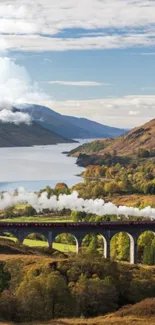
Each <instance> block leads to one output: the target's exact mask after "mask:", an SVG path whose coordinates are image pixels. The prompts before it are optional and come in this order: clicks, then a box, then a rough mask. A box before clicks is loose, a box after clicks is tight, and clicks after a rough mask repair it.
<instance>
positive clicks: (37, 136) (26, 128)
mask: <svg viewBox="0 0 155 325" xmlns="http://www.w3.org/2000/svg"><path fill="white" fill-rule="evenodd" d="M19 110H21V111H22V112H26V113H28V114H29V115H30V116H31V117H32V124H31V125H27V124H25V123H21V124H19V125H16V124H13V123H11V122H10V123H2V122H1V123H0V147H20V146H33V145H50V144H57V143H72V142H76V141H74V140H72V139H80V138H81V139H87V138H113V137H116V136H119V135H120V134H124V133H125V130H121V129H117V128H112V127H109V126H105V125H102V124H99V123H96V122H93V121H90V120H88V119H84V118H76V117H71V116H64V115H61V114H58V113H56V112H54V111H53V110H51V109H49V108H47V107H44V106H39V105H24V106H23V107H22V108H20V109H19V107H18V108H17V107H14V112H16V111H19Z"/></svg>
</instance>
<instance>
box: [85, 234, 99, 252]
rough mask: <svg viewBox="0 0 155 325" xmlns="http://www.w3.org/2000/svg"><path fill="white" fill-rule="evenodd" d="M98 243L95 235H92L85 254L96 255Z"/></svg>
mask: <svg viewBox="0 0 155 325" xmlns="http://www.w3.org/2000/svg"><path fill="white" fill-rule="evenodd" d="M97 248H98V241H97V235H93V237H92V240H91V242H90V244H89V246H88V249H87V252H88V253H90V254H97Z"/></svg>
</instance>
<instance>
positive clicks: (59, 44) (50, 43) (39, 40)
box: [0, 34, 155, 52]
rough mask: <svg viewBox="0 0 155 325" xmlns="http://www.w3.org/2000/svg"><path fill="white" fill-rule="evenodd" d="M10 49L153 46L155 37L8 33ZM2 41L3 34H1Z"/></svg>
mask: <svg viewBox="0 0 155 325" xmlns="http://www.w3.org/2000/svg"><path fill="white" fill-rule="evenodd" d="M5 40H6V42H7V47H9V49H10V50H20V51H35V52H36V51H43V50H44V51H68V50H91V49H95V50H97V49H118V48H131V47H133V46H134V47H138V46H141V47H142V46H146V47H147V46H153V45H155V38H152V37H150V36H149V35H145V34H138V35H135V34H128V35H109V36H104V37H101V36H98V37H80V38H65V39H64V38H50V37H43V36H40V35H23V36H21V35H6V36H5ZM0 42H1V36H0Z"/></svg>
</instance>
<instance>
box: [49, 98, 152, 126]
mask: <svg viewBox="0 0 155 325" xmlns="http://www.w3.org/2000/svg"><path fill="white" fill-rule="evenodd" d="M43 104H45V105H47V106H48V107H50V108H52V109H54V110H55V111H57V112H59V113H61V114H65V115H74V116H77V117H86V118H89V119H92V120H95V121H97V122H99V123H102V124H107V125H112V126H118V127H123V128H124V127H126V128H131V127H134V126H137V125H140V124H143V123H145V122H147V121H149V120H151V119H153V118H154V117H155V95H154V96H153V95H152V96H151V95H150V96H149V95H148V96H145V95H144V96H142V95H137V96H124V97H111V98H99V99H93V100H67V101H48V102H44V103H43ZM131 111H132V113H130V114H129V112H131ZM137 112H138V113H137Z"/></svg>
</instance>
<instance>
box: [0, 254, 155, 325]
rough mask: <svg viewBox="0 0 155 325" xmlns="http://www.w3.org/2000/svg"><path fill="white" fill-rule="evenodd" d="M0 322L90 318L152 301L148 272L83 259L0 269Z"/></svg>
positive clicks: (154, 286)
mask: <svg viewBox="0 0 155 325" xmlns="http://www.w3.org/2000/svg"><path fill="white" fill-rule="evenodd" d="M0 275H1V281H0V292H1V293H0V316H1V319H2V320H4V321H15V322H28V321H41V320H43V321H46V320H49V319H53V318H62V317H81V316H83V317H94V316H97V315H104V314H106V313H109V312H114V311H116V310H117V309H118V308H119V307H121V306H123V305H126V304H133V303H136V302H138V301H141V300H142V299H145V298H147V297H154V292H155V277H154V276H155V275H154V271H153V269H152V270H151V269H150V270H148V269H147V270H146V269H144V268H140V267H135V268H132V269H130V267H128V266H126V265H119V264H118V263H116V262H109V261H108V260H104V259H101V258H98V257H97V256H95V255H94V256H92V255H89V256H87V257H84V256H83V257H82V256H79V257H77V258H75V259H70V260H62V261H60V260H59V261H56V260H55V261H53V262H51V263H50V264H49V262H48V263H47V261H46V260H44V258H43V259H42V263H41V262H40V261H39V262H38V263H37V262H36V261H35V259H33V263H32V260H29V259H28V258H25V260H23V259H22V260H21V259H20V258H19V259H18V260H17V259H16V260H9V261H7V262H6V263H3V264H1V265H0Z"/></svg>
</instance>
